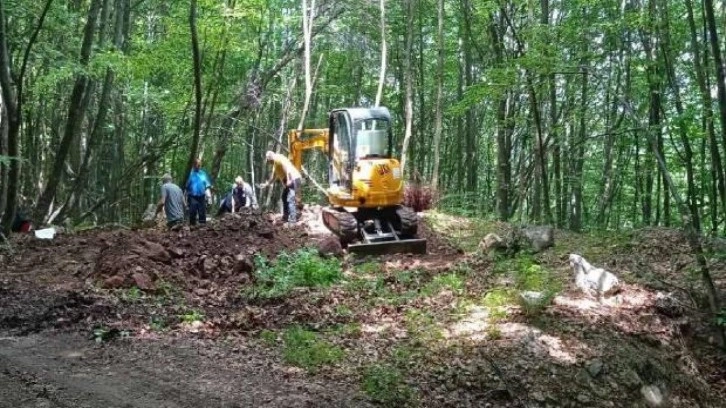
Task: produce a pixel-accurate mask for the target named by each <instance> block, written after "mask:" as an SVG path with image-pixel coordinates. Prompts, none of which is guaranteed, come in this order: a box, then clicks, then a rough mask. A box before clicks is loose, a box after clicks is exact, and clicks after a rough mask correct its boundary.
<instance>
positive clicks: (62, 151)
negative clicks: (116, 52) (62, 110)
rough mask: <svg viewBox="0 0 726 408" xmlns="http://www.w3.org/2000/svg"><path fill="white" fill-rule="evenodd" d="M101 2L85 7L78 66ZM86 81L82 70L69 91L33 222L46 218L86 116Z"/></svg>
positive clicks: (87, 55) (86, 55) (84, 60)
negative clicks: (63, 125) (47, 175)
mask: <svg viewBox="0 0 726 408" xmlns="http://www.w3.org/2000/svg"><path fill="white" fill-rule="evenodd" d="M101 5H102V0H91V5H90V6H89V8H88V17H87V19H86V25H85V28H84V30H83V42H82V44H81V54H80V57H79V64H80V65H81V67H82V68H85V67H87V66H88V62H89V61H90V59H91V52H92V48H93V37H94V36H95V34H96V26H97V24H98V15H99V12H100V11H101ZM89 81H90V79H89V77H88V74H87V73H86V72H85V71H84V70H83V71H81V72H80V73H78V74H77V75H76V80H75V84H74V86H73V92H72V93H71V98H70V102H69V105H68V115H67V118H66V125H65V128H64V132H63V138H62V139H61V141H60V144H59V146H58V150H57V151H56V154H55V158H54V160H53V167H52V169H51V173H50V174H49V178H48V183H47V184H46V186H45V189H44V190H43V193H42V194H41V195H40V198H39V199H38V204H37V205H36V207H35V211H34V212H33V219H35V220H37V222H42V221H41V220H46V219H47V218H48V217H49V215H50V214H48V210H49V209H50V207H51V205H52V204H53V201H54V200H55V198H56V193H57V190H58V186H59V185H60V182H61V178H62V177H63V174H64V171H63V169H64V166H65V161H66V159H67V158H68V152H69V151H70V149H71V146H72V144H73V140H74V139H75V138H76V137H77V135H78V133H79V132H80V127H81V124H82V123H83V120H84V118H85V115H86V108H87V106H88V99H87V98H86V90H87V87H88V86H89Z"/></svg>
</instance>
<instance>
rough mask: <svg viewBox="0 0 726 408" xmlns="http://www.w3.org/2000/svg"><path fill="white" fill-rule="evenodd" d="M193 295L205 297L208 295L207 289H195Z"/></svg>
mask: <svg viewBox="0 0 726 408" xmlns="http://www.w3.org/2000/svg"><path fill="white" fill-rule="evenodd" d="M194 294H195V295H197V296H202V297H203V296H206V295H208V294H209V289H204V288H196V289H194Z"/></svg>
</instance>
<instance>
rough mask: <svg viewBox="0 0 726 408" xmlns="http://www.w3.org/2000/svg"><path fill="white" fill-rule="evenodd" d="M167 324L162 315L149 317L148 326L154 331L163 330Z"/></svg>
mask: <svg viewBox="0 0 726 408" xmlns="http://www.w3.org/2000/svg"><path fill="white" fill-rule="evenodd" d="M167 326H168V323H167V321H166V319H165V318H164V317H162V316H151V317H149V328H150V329H151V330H152V331H155V332H161V331H164V330H165V329H166V328H167Z"/></svg>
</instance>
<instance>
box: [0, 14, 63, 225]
mask: <svg viewBox="0 0 726 408" xmlns="http://www.w3.org/2000/svg"><path fill="white" fill-rule="evenodd" d="M4 3H5V2H3V1H0V88H1V89H0V92H2V99H3V102H4V109H5V114H6V118H7V122H8V125H7V132H8V133H7V144H8V146H7V153H8V156H9V158H10V162H9V171H7V180H8V181H7V186H6V188H5V194H6V196H5V198H4V202H5V208H4V213H3V214H2V220H0V229H1V231H2V232H4V233H5V235H7V234H8V233H9V232H10V228H11V226H12V223H13V220H14V218H15V212H16V210H17V206H18V190H19V188H20V154H19V153H20V149H19V143H20V127H21V126H22V122H23V97H24V94H23V81H24V79H25V72H26V70H27V68H28V58H29V56H30V51H31V49H32V48H33V45H34V44H35V42H36V40H37V39H38V33H40V30H41V28H42V27H43V22H44V21H45V16H46V15H47V14H48V10H49V9H50V6H51V4H52V3H53V0H47V1H46V2H45V6H44V7H43V11H42V12H41V14H40V18H39V19H38V24H37V25H36V26H35V28H34V30H33V34H32V35H31V36H30V39H29V40H28V44H27V45H26V47H25V52H24V53H23V61H22V63H21V65H20V72H19V73H18V75H17V76H15V77H13V75H12V57H11V55H10V50H9V48H8V27H7V23H6V22H7V17H6V15H5V4H4ZM15 88H16V89H15ZM1 113H2V112H0V114H1ZM3 174H5V172H3Z"/></svg>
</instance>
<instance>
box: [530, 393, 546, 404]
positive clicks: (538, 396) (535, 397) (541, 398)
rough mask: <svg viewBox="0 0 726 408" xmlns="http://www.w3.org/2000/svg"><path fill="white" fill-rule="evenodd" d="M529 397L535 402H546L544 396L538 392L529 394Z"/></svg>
mask: <svg viewBox="0 0 726 408" xmlns="http://www.w3.org/2000/svg"><path fill="white" fill-rule="evenodd" d="M530 395H531V396H532V399H533V400H535V401H537V402H545V401H546V400H547V398H545V396H544V394H542V393H541V392H539V391H535V392H533V393H531V394H530Z"/></svg>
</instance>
